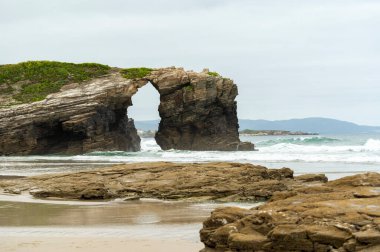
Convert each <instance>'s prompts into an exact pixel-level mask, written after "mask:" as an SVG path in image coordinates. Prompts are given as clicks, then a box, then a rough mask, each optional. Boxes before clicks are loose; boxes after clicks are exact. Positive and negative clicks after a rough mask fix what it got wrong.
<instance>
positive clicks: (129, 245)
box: [0, 195, 255, 252]
mask: <svg viewBox="0 0 380 252" xmlns="http://www.w3.org/2000/svg"><path fill="white" fill-rule="evenodd" d="M10 199H13V200H12V201H10ZM227 205H232V204H216V203H188V202H178V201H159V200H152V199H143V200H138V201H129V202H123V201H117V200H116V201H110V202H106V201H92V202H83V201H60V200H54V201H52V200H36V199H33V198H31V197H27V196H24V195H20V196H7V195H0V251H25V252H26V251H28V252H29V251H31V252H33V251H42V252H45V251H46V252H48V251H49V252H50V251H64V252H67V251H102V252H103V251H107V250H109V251H141V252H145V251H158V252H160V251H184V252H186V251H199V250H200V249H202V248H203V244H202V243H201V242H200V241H199V230H200V229H201V227H202V221H203V220H204V219H206V218H207V217H208V216H209V214H210V212H211V211H212V210H213V209H215V208H217V207H223V206H227ZM233 205H237V206H241V207H246V208H249V207H253V206H255V204H233Z"/></svg>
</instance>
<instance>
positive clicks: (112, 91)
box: [0, 67, 253, 155]
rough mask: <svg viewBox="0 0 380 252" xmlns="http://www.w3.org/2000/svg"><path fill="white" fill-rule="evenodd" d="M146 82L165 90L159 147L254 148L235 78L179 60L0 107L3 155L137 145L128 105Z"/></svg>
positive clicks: (134, 147)
mask: <svg viewBox="0 0 380 252" xmlns="http://www.w3.org/2000/svg"><path fill="white" fill-rule="evenodd" d="M148 82H151V83H152V84H153V86H154V87H155V88H156V89H157V90H158V92H159V93H160V106H159V113H160V116H161V122H160V126H159V130H158V132H157V135H156V141H157V143H158V144H159V145H160V146H161V148H162V149H164V150H166V149H182V150H252V149H253V145H252V144H250V143H242V142H240V140H239V135H238V127H239V126H238V121H237V115H236V102H235V97H236V95H237V87H236V85H235V84H234V83H233V81H232V80H230V79H226V78H222V77H220V76H211V75H209V74H208V73H207V72H202V73H195V72H191V71H185V70H183V69H181V68H174V67H173V68H162V69H152V71H151V72H150V73H149V74H148V75H147V76H144V77H142V78H134V79H126V78H124V77H123V76H122V74H121V72H120V69H116V68H115V69H112V71H110V73H109V74H107V75H104V76H101V77H97V78H93V79H90V80H87V81H85V82H83V83H80V84H78V83H69V84H67V85H64V86H63V87H62V88H61V90H60V92H57V93H53V94H50V95H48V96H47V97H46V99H44V100H42V101H38V102H33V103H27V104H22V105H15V106H9V107H5V108H3V109H0V155H16V154H17V155H20V154H21V155H26V154H49V153H65V154H80V153H86V152H90V151H101V150H106V151H111V150H121V151H138V150H140V138H139V137H138V135H137V132H136V129H135V126H134V124H133V120H132V119H130V118H128V115H127V110H128V107H129V106H131V105H132V102H131V97H132V96H133V95H134V94H135V93H136V92H137V91H138V89H139V88H141V87H142V86H144V85H145V84H147V83H148ZM0 96H1V95H0ZM0 98H1V97H0ZM0 100H1V99H0Z"/></svg>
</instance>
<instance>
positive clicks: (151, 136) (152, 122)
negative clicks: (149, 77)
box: [128, 82, 161, 151]
mask: <svg viewBox="0 0 380 252" xmlns="http://www.w3.org/2000/svg"><path fill="white" fill-rule="evenodd" d="M131 99H132V105H131V106H130V107H128V117H129V118H131V119H133V120H134V123H135V127H136V129H137V134H138V135H139V136H140V139H141V151H147V150H160V149H161V148H160V146H159V145H158V144H157V142H156V140H155V134H156V132H157V130H158V125H159V123H160V120H161V119H160V115H159V112H158V107H159V105H160V94H159V92H158V91H157V89H156V88H155V87H154V86H153V84H152V83H151V82H148V83H147V84H146V85H144V86H143V87H141V88H139V89H138V91H137V93H136V94H134V95H133V96H132V97H131Z"/></svg>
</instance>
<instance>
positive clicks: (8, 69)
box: [0, 61, 111, 103]
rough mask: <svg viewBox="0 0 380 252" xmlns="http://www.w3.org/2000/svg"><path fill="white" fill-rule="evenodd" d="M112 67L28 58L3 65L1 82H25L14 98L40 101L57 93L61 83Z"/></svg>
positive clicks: (80, 79) (12, 83)
mask: <svg viewBox="0 0 380 252" xmlns="http://www.w3.org/2000/svg"><path fill="white" fill-rule="evenodd" d="M110 69H111V68H110V67H109V66H106V65H101V64H96V63H83V64H74V63H65V62H56V61H28V62H22V63H19V64H11V65H0V85H3V84H5V85H8V87H10V89H9V90H13V88H12V85H15V84H17V83H19V82H21V83H22V86H21V91H20V92H18V93H17V94H14V95H13V98H14V99H16V100H17V101H19V102H21V103H28V102H34V101H40V100H43V99H45V98H46V96H47V95H48V94H51V93H55V92H58V91H59V90H60V88H61V87H62V86H64V85H65V84H68V83H73V82H78V83H80V82H83V81H86V80H89V79H91V78H95V77H99V76H101V75H105V74H107V73H109V72H110Z"/></svg>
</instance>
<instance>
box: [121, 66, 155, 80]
mask: <svg viewBox="0 0 380 252" xmlns="http://www.w3.org/2000/svg"><path fill="white" fill-rule="evenodd" d="M152 71H153V69H152V68H147V67H138V68H124V69H122V70H121V74H122V75H123V77H124V78H126V79H141V78H144V77H146V76H147V75H149V74H150V73H151V72H152Z"/></svg>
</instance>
